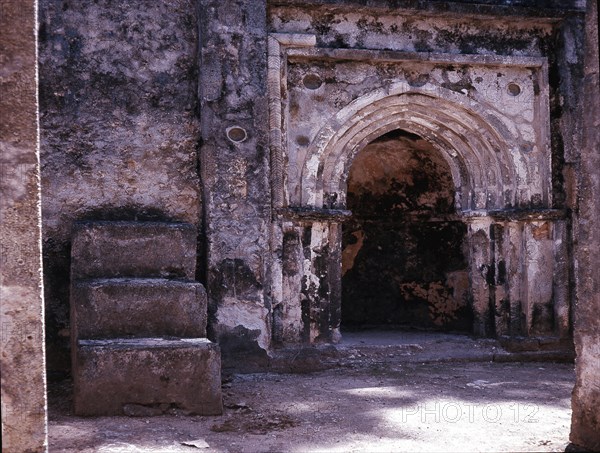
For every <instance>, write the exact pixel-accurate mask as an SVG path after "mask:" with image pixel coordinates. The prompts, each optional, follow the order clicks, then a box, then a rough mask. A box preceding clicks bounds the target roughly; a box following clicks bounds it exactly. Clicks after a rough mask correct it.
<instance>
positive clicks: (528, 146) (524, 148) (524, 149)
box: [521, 143, 533, 154]
mask: <svg viewBox="0 0 600 453" xmlns="http://www.w3.org/2000/svg"><path fill="white" fill-rule="evenodd" d="M531 151H533V144H532V143H523V144H522V145H521V152H522V153H525V154H527V153H530V152H531Z"/></svg>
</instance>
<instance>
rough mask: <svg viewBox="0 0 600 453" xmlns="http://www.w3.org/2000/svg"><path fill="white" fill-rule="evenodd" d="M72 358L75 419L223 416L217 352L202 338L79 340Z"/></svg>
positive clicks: (214, 347)
mask: <svg viewBox="0 0 600 453" xmlns="http://www.w3.org/2000/svg"><path fill="white" fill-rule="evenodd" d="M76 355H77V359H76V360H75V361H74V368H73V380H74V410H75V414H77V415H158V414H161V413H170V412H171V413H172V412H173V411H176V412H175V413H183V414H189V415H219V414H221V413H222V412H223V403H222V397H221V355H220V350H219V346H218V345H216V344H214V343H211V342H210V341H209V340H207V339H205V338H194V339H175V340H173V339H161V338H142V339H113V340H80V341H78V342H77V352H76ZM140 412H141V413H140Z"/></svg>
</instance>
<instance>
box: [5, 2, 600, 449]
mask: <svg viewBox="0 0 600 453" xmlns="http://www.w3.org/2000/svg"><path fill="white" fill-rule="evenodd" d="M597 18H598V12H597V0H565V1H558V0H439V1H438V0H414V1H413V0H409V1H401V0H388V1H384V0H252V1H244V0H172V1H168V2H139V1H138V2H136V1H131V2H118V1H113V0H79V1H73V0H36V1H33V0H18V1H17V0H5V1H3V2H0V23H1V24H2V26H1V27H0V30H1V34H2V39H0V61H1V62H2V63H1V65H2V67H1V68H0V88H1V89H2V93H1V95H0V102H1V103H0V115H1V118H0V120H1V123H0V133H1V134H0V148H1V150H2V156H1V160H0V163H1V164H2V175H1V176H2V180H1V181H0V183H1V185H2V203H1V204H0V211H1V212H0V214H1V218H0V227H1V231H2V238H1V240H2V242H1V245H2V250H1V252H2V256H1V262H2V281H1V289H2V301H1V302H2V368H3V370H2V430H3V441H4V440H5V439H6V442H7V443H6V447H5V446H4V445H3V451H5V450H6V451H11V452H13V451H43V450H44V448H45V443H44V442H45V420H46V418H45V417H46V409H45V398H44V395H45V387H44V385H45V377H44V376H45V375H44V370H46V374H47V376H48V380H49V382H50V385H53V382H56V381H58V380H62V379H69V378H71V377H72V378H73V380H74V404H75V411H76V413H77V414H81V415H94V414H95V415H108V414H120V415H132V416H134V415H142V416H146V415H160V414H203V415H208V414H218V413H220V412H221V411H222V402H221V390H220V389H221V387H220V384H221V382H220V373H221V364H223V367H224V368H225V369H226V370H242V369H244V370H248V369H253V370H256V369H266V368H269V367H270V366H273V367H275V366H276V365H275V364H277V366H282V367H284V365H285V364H283V365H282V363H283V362H285V360H286V359H285V358H286V357H287V358H289V360H290V362H293V360H295V359H296V358H297V357H305V356H306V357H308V356H310V354H313V353H314V354H317V353H318V351H337V349H336V348H339V346H337V345H338V344H339V343H340V342H342V341H343V340H344V338H345V335H352V333H351V331H356V330H358V331H362V330H365V329H370V330H373V331H376V332H384V331H386V332H387V331H393V330H395V331H399V330H401V329H405V330H406V329H412V330H419V331H420V330H427V331H435V332H436V333H437V334H440V335H442V334H446V333H457V332H459V333H463V334H469V335H471V336H473V337H476V338H479V339H482V338H490V339H492V340H485V341H498V342H499V343H501V344H502V345H504V346H505V347H506V348H508V349H511V350H512V351H517V352H518V353H519V354H523V355H522V357H535V354H536V353H539V354H538V355H539V357H541V356H542V355H544V354H546V355H547V356H552V354H555V353H556V354H559V355H560V354H562V355H561V357H565V356H566V355H568V354H573V351H575V354H576V368H577V382H576V385H575V390H574V393H573V415H572V434H571V442H572V443H573V445H574V446H575V447H577V448H588V449H591V450H597V449H599V448H600V438H599V433H600V424H599V423H600V422H599V420H600V418H599V415H598V405H599V401H600V399H599V396H598V375H599V373H600V369H599V368H598V363H600V359H599V353H598V351H599V350H600V343H599V342H600V340H599V338H600V324H599V323H598V316H597V313H598V310H599V309H600V307H599V306H598V305H599V303H600V301H599V299H598V294H599V293H600V292H599V290H598V285H599V282H600V277H599V276H598V268H599V267H600V256H599V253H598V251H599V244H600V237H598V231H600V228H598V221H599V218H600V212H599V211H598V206H599V205H600V204H599V196H600V195H599V194H600V188H598V184H599V181H600V169H599V166H598V156H599V155H600V151H599V149H598V146H599V144H598V127H599V121H600V119H599V112H598V96H599V93H598V38H597V36H598V32H597V22H598V20H597ZM36 24H37V26H36ZM38 157H39V160H38ZM40 225H41V227H40ZM40 230H41V231H40ZM40 234H41V238H40ZM40 243H41V246H40ZM41 267H42V268H43V269H42V271H41V272H40V268H41ZM42 288H43V289H42ZM482 341H483V340H482ZM299 351H300V352H299ZM307 351H309V352H307ZM307 354H308V355H307ZM554 356H555V357H557V356H558V355H554ZM310 357H312V356H310ZM44 360H45V362H44ZM292 368H293V366H290V369H292ZM21 370H30V373H25V374H23V373H22V371H21ZM19 376H25V377H24V378H23V380H22V382H21V380H20V379H21V378H19Z"/></svg>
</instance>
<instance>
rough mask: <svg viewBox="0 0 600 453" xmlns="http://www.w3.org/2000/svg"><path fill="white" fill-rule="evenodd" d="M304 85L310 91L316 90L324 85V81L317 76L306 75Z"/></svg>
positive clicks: (303, 80)
mask: <svg viewBox="0 0 600 453" xmlns="http://www.w3.org/2000/svg"><path fill="white" fill-rule="evenodd" d="M302 83H303V84H304V86H305V87H306V88H308V89H309V90H316V89H317V88H319V87H320V86H321V85H323V81H322V80H321V77H319V76H318V75H317V74H307V75H305V76H304V78H303V79H302Z"/></svg>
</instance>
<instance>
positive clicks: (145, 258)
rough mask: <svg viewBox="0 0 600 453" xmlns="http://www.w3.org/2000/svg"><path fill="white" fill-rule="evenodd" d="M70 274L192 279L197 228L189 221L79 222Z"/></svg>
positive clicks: (75, 226) (100, 276) (97, 276)
mask: <svg viewBox="0 0 600 453" xmlns="http://www.w3.org/2000/svg"><path fill="white" fill-rule="evenodd" d="M72 238H73V242H72V244H71V278H72V279H75V280H76V279H82V278H108V277H148V278H149V277H165V278H186V279H190V280H193V279H194V277H195V273H196V247H197V244H196V228H195V227H194V226H193V225H191V224H187V223H166V222H125V221H115V222H110V221H94V222H76V223H74V224H73V230H72Z"/></svg>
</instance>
